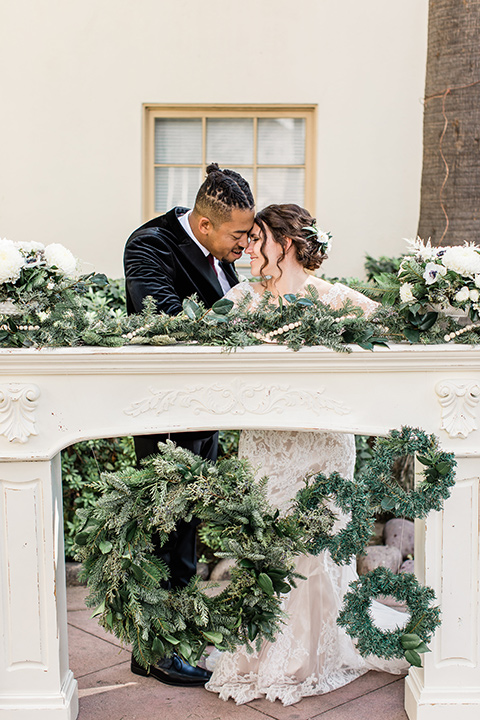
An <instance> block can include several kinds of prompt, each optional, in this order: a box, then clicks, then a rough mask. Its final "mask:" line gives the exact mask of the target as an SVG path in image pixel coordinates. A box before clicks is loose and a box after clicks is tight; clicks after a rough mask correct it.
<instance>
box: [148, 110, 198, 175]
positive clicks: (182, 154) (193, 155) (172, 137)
mask: <svg viewBox="0 0 480 720" xmlns="http://www.w3.org/2000/svg"><path fill="white" fill-rule="evenodd" d="M201 162H202V120H201V118H191V119H184V120H183V119H180V118H172V119H170V118H165V119H162V118H156V119H155V163H163V164H168V163H175V164H182V163H188V164H190V163H201Z"/></svg>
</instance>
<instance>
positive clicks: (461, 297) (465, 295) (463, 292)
mask: <svg viewBox="0 0 480 720" xmlns="http://www.w3.org/2000/svg"><path fill="white" fill-rule="evenodd" d="M455 300H456V301H457V302H458V303H463V302H465V301H466V300H470V290H469V289H468V287H467V286H466V285H464V286H463V287H462V288H461V289H460V290H459V291H458V292H457V293H455Z"/></svg>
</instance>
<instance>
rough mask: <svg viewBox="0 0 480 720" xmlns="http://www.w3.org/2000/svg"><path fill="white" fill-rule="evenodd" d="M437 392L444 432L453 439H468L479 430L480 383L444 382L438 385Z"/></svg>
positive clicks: (473, 381)
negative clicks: (477, 407)
mask: <svg viewBox="0 0 480 720" xmlns="http://www.w3.org/2000/svg"><path fill="white" fill-rule="evenodd" d="M435 391H436V393H437V395H438V398H439V401H440V405H441V406H442V425H441V428H442V430H446V431H447V433H448V434H449V435H450V437H451V438H453V437H462V438H466V437H468V435H469V434H470V433H471V432H473V431H474V430H476V429H477V418H476V406H477V405H478V401H479V399H480V385H479V383H478V382H476V381H475V380H472V381H471V382H460V381H459V380H442V381H441V382H439V383H437V385H436V387H435Z"/></svg>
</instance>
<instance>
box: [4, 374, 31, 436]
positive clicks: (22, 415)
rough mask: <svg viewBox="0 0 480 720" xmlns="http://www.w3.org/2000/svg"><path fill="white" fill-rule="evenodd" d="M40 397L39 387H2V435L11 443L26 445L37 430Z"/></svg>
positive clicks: (26, 384)
mask: <svg viewBox="0 0 480 720" xmlns="http://www.w3.org/2000/svg"><path fill="white" fill-rule="evenodd" d="M39 397H40V389H39V388H38V386H37V385H33V384H31V383H25V384H24V385H20V384H17V383H9V384H8V385H0V435H5V437H6V438H7V440H9V441H10V442H18V443H26V442H27V440H28V438H29V437H30V435H38V433H37V431H36V429H35V409H36V407H37V404H38V403H37V401H38V398H39Z"/></svg>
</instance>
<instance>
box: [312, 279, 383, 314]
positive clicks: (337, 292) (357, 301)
mask: <svg viewBox="0 0 480 720" xmlns="http://www.w3.org/2000/svg"><path fill="white" fill-rule="evenodd" d="M321 300H322V302H323V303H325V305H330V307H332V308H334V309H335V310H338V309H339V308H341V307H342V306H343V305H344V303H345V302H346V300H351V301H352V303H353V304H354V305H355V306H356V307H359V308H361V309H362V310H363V312H364V313H365V315H366V316H367V317H368V316H369V315H373V313H374V312H375V311H376V309H377V308H378V307H379V305H378V303H377V302H375V300H370V298H367V297H366V296H365V295H362V293H359V292H357V291H356V290H352V288H349V287H347V286H346V285H342V283H335V284H334V285H332V287H331V288H330V290H329V291H328V292H327V293H326V294H325V295H324V296H323V297H322V298H321Z"/></svg>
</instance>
